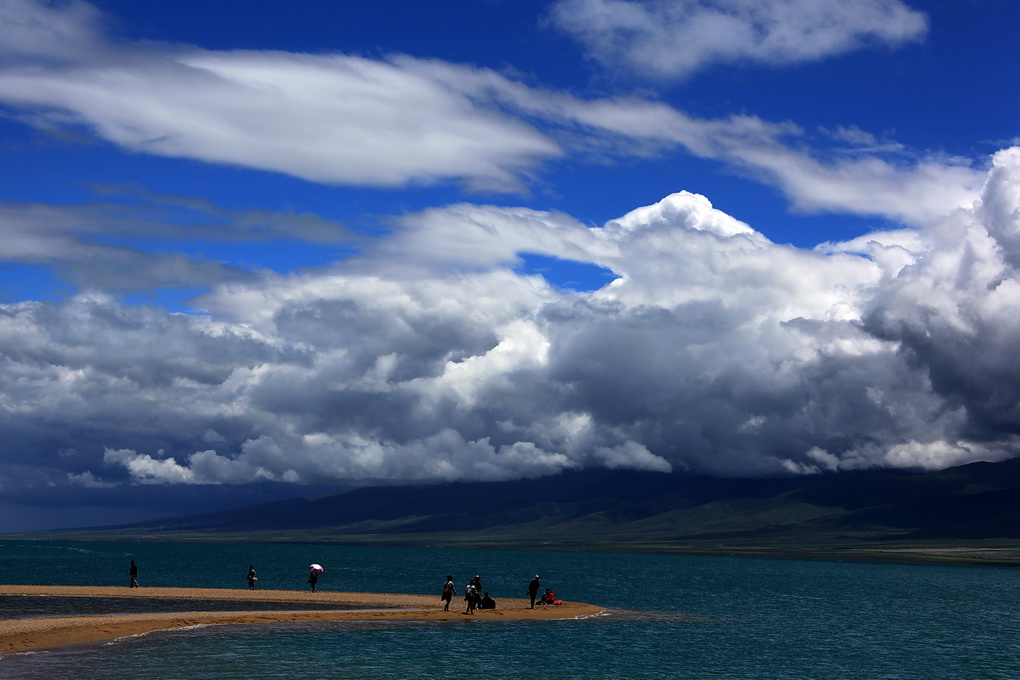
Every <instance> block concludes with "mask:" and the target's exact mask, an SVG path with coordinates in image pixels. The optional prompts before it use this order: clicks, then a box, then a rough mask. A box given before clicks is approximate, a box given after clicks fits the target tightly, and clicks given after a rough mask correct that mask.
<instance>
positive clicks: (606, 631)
mask: <svg viewBox="0 0 1020 680" xmlns="http://www.w3.org/2000/svg"><path fill="white" fill-rule="evenodd" d="M83 551H85V552H83ZM173 554H176V555H177V556H178V558H179V559H176V560H170V558H169V556H170V555H173ZM82 555H87V559H82V557H81V556H82ZM43 559H45V560H46V563H47V564H48V565H50V566H51V567H52V568H51V569H47V570H45V571H41V570H29V572H31V573H30V574H29V573H28V572H24V571H22V574H24V575H27V576H30V578H12V577H11V576H10V575H11V574H12V573H18V572H19V570H23V569H24V566H25V565H30V564H39V563H40V561H42V560H43ZM130 559H135V560H137V561H138V563H139V567H140V569H141V571H142V575H141V579H142V583H143V586H144V585H167V586H177V585H179V586H195V587H243V586H244V580H243V579H244V574H245V571H246V569H247V565H248V564H249V563H255V564H256V567H257V568H258V570H259V577H260V584H266V585H265V587H272V588H293V589H303V588H305V587H307V586H306V585H304V573H305V571H304V570H305V568H306V567H307V564H308V563H310V562H312V561H315V562H321V563H322V564H323V565H324V566H325V567H326V573H325V574H324V575H323V577H322V580H320V582H319V586H320V589H326V590H363V591H370V592H435V593H436V603H437V607H438V606H439V599H438V598H439V595H438V593H439V589H440V588H441V586H442V582H443V579H444V577H445V575H446V574H447V573H450V574H453V575H454V577H455V580H456V581H457V583H458V584H463V583H465V582H466V581H467V580H468V579H469V578H470V577H471V576H473V575H474V574H475V573H478V574H481V575H482V581H483V585H484V586H485V588H486V589H487V590H489V591H491V592H492V594H493V597H495V598H496V599H497V601H498V600H499V598H500V597H523V596H524V589H525V587H526V585H527V582H528V580H529V579H530V578H531V577H532V576H534V574H535V573H536V572H537V573H540V574H541V575H542V581H543V586H546V585H548V586H549V587H551V588H553V590H555V591H556V593H557V595H558V596H559V597H562V598H564V599H567V600H575V601H578V600H579V601H584V602H590V603H593V604H600V605H604V606H606V607H609V608H612V609H614V610H615V611H614V612H613V613H611V614H610V615H607V616H599V617H592V618H587V619H583V620H566V621H554V622H549V621H538V622H534V621H531V622H525V621H522V622H510V621H498V622H493V621H456V622H451V623H445V624H444V623H409V622H329V623H302V624H271V625H263V626H249V627H243V626H210V627H204V628H197V629H192V630H188V631H178V632H163V633H155V634H149V635H145V636H141V637H134V638H129V639H126V640H120V641H117V642H115V643H113V644H103V645H86V646H81V647H76V648H73V649H65V650H58V651H50V652H44V653H38V654H27V655H6V656H5V657H3V658H0V677H4V678H43V677H46V678H52V677H61V678H182V679H190V678H246V679H250V678H299V677H305V676H311V677H318V678H323V677H324V678H333V677H336V678H440V677H443V678H445V677H450V676H451V675H454V674H461V673H468V674H480V675H481V676H482V677H486V678H515V679H520V680H529V679H530V678H545V677H548V676H549V675H550V673H554V674H555V675H557V676H559V677H565V678H634V679H638V680H640V679H643V678H692V679H701V678H750V679H758V678H760V679H772V678H775V679H777V680H778V679H786V680H788V679H791V678H819V679H821V678H826V679H832V680H839V679H843V678H846V679H851V678H854V679H859V678H874V679H881V678H889V679H893V678H896V679H904V680H910V679H914V678H917V679H921V678H924V679H930V678H961V679H962V678H968V679H975V678H989V679H997V678H1003V679H1005V678H1016V677H1018V674H1020V673H1018V671H1017V669H1018V668H1020V615H1018V614H1017V612H1016V611H1015V609H1016V604H1017V603H1018V602H1020V572H1018V571H1014V570H1010V569H1000V568H974V567H934V566H914V565H887V564H862V563H842V562H812V561H803V562H802V561H794V560H760V559H751V558H725V557H693V556H676V555H629V554H599V553H587V554H582V553H559V552H529V551H483V550H447V549H413V548H345V547H342V546H303V545H290V546H281V545H268V546H260V545H236V544H232V545H216V544H186V545H180V544H178V545H173V546H169V545H163V544H114V543H104V544H68V543H61V544H56V543H51V544H46V543H22V542H16V543H15V542H0V580H4V581H8V582H25V583H53V584H57V583H68V584H81V585H123V584H122V583H120V581H123V580H124V576H126V574H127V563H128V560H130ZM166 565H174V566H173V567H172V568H168V567H167V566H166ZM32 579H34V580H32ZM267 581H268V583H267ZM270 584H271V585H270ZM456 602H457V601H456V600H455V604H456Z"/></svg>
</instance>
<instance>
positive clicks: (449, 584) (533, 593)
mask: <svg viewBox="0 0 1020 680" xmlns="http://www.w3.org/2000/svg"><path fill="white" fill-rule="evenodd" d="M312 566H313V567H316V566H318V565H312ZM319 569H321V567H319ZM128 576H129V577H130V578H131V586H130V587H132V588H137V587H138V565H136V564H135V561H134V560H131V566H130V567H129V569H128ZM258 580H259V577H258V576H257V575H256V574H255V565H254V564H249V565H248V576H247V581H248V590H255V583H256V582H257V581H258ZM318 580H319V572H318V570H316V569H311V570H310V573H309V575H308V583H309V585H311V587H312V592H313V593H314V592H315V585H316V583H317V582H318ZM541 587H542V582H541V580H539V578H538V574H535V578H533V579H531V582H530V583H528V597H529V598H530V599H531V608H532V609H534V608H535V605H536V604H539V605H546V604H560V603H561V602H562V601H561V600H557V599H556V594H555V593H553V591H551V590H549V589H548V588H546V589H545V592H544V593H543V594H542V598H541V599H540V600H538V602H537V603H536V602H535V600H536V598H538V591H539V590H540V589H541ZM456 589H457V587H456V585H455V584H454V583H453V577H452V576H447V577H446V583H444V584H443V594H442V596H441V601H442V602H443V603H444V604H443V611H447V612H448V611H450V602H451V601H452V600H453V594H454V592H455V591H456ZM464 601H465V602H466V603H467V609H466V610H465V611H464V613H465V614H474V613H475V609H495V608H496V601H495V600H493V599H492V598H491V597H489V593H488V591H483V590H482V577H481V576H480V575H478V574H475V577H474V578H473V579H471V580H470V581H469V582H468V584H467V587H466V588H464Z"/></svg>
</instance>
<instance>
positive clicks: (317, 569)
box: [308, 564, 326, 574]
mask: <svg viewBox="0 0 1020 680" xmlns="http://www.w3.org/2000/svg"><path fill="white" fill-rule="evenodd" d="M308 570H309V571H314V572H315V573H316V574H321V573H322V572H324V571H326V570H325V569H323V568H322V565H321V564H309V565H308Z"/></svg>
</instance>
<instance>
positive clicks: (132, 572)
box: [128, 560, 138, 588]
mask: <svg viewBox="0 0 1020 680" xmlns="http://www.w3.org/2000/svg"><path fill="white" fill-rule="evenodd" d="M128 576H130V577H131V586H130V587H132V588H137V587H138V565H137V564H135V561H134V560H131V568H130V569H128Z"/></svg>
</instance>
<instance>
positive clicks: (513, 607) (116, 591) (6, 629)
mask: <svg viewBox="0 0 1020 680" xmlns="http://www.w3.org/2000/svg"><path fill="white" fill-rule="evenodd" d="M16 595H31V596H49V597H121V598H168V599H177V600H189V601H191V600H194V601H195V611H191V612H174V613H152V614H102V615H90V616H47V617H40V618H27V619H5V620H0V654H5V653H9V652H20V651H26V650H33V649H47V648H52V647H59V646H62V645H70V644H82V643H88V642H100V641H104V640H113V639H116V638H122V637H127V636H130V635H139V634H142V633H151V632H153V631H157V630H172V629H174V628H186V627H189V626H198V625H218V624H235V625H238V624H240V625H244V624H258V623H279V622H295V621H385V620H405V621H407V620H410V621H436V622H440V621H467V620H471V621H512V620H539V619H548V620H553V619H570V618H580V617H586V616H595V615H598V614H600V613H602V612H604V611H606V610H605V608H604V607H598V606H595V605H591V604H585V603H582V602H564V603H563V604H562V605H557V606H545V607H535V608H534V609H531V607H530V603H529V601H528V600H526V599H513V598H499V599H498V600H497V605H496V607H497V608H496V609H476V610H475V613H474V614H472V615H467V614H464V613H463V612H464V600H463V598H459V597H455V598H454V599H453V602H452V603H451V604H450V611H443V603H442V602H441V601H440V599H439V597H438V595H404V594H397V593H350V592H333V591H318V592H315V593H312V592H311V591H298V590H246V589H236V590H225V589H218V588H124V587H116V586H105V587H104V586H25V585H0V596H16ZM203 600H231V601H242V602H251V604H252V606H251V609H250V610H245V611H233V612H209V611H203V610H202V601H203ZM260 602H300V603H302V605H303V606H307V605H308V604H315V603H321V604H323V605H354V606H358V607H365V609H356V610H338V609H322V610H308V609H304V610H297V611H286V610H285V611H259V607H258V605H259V603H260ZM376 607H378V609H376Z"/></svg>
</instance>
